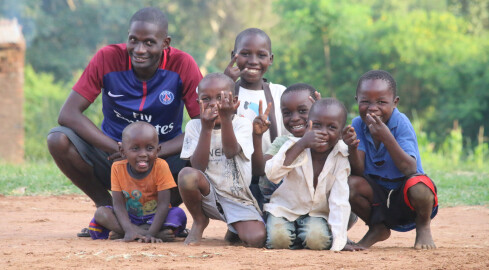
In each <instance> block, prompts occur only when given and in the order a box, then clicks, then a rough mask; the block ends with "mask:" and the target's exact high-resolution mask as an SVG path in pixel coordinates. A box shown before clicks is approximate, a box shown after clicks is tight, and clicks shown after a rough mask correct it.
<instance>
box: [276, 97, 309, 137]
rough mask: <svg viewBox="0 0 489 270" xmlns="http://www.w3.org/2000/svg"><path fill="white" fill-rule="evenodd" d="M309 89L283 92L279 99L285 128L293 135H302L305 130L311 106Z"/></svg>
mask: <svg viewBox="0 0 489 270" xmlns="http://www.w3.org/2000/svg"><path fill="white" fill-rule="evenodd" d="M309 94H310V92H309V90H306V89H304V90H299V91H292V92H288V93H285V94H284V95H282V98H281V99H280V109H281V111H282V118H283V123H284V127H285V129H287V130H288V131H289V132H290V133H291V134H292V135H293V136H294V137H302V136H304V133H305V132H306V126H307V118H308V117H309V110H310V109H311V106H312V104H313V103H312V101H311V100H310V99H309V97H310V95H309Z"/></svg>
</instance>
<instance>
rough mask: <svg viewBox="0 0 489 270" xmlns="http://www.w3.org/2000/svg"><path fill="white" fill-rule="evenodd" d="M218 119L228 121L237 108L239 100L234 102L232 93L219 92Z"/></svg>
mask: <svg viewBox="0 0 489 270" xmlns="http://www.w3.org/2000/svg"><path fill="white" fill-rule="evenodd" d="M217 107H218V112H219V117H221V121H222V120H223V119H226V118H228V119H230V118H231V117H232V116H233V115H234V113H235V112H236V110H237V109H238V107H239V100H236V101H234V97H233V93H232V92H227V93H226V92H224V91H221V102H220V103H218V104H217Z"/></svg>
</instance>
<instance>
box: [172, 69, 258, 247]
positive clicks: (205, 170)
mask: <svg viewBox="0 0 489 270" xmlns="http://www.w3.org/2000/svg"><path fill="white" fill-rule="evenodd" d="M234 87H235V86H234V82H233V81H232V80H231V79H230V78H229V77H228V76H226V75H224V74H222V73H213V74H209V75H207V76H206V77H205V78H204V79H202V81H201V82H200V83H199V87H198V91H199V103H200V113H201V114H200V119H194V120H191V121H190V122H188V124H187V126H186V128H185V139H184V142H183V148H182V153H181V158H182V159H189V160H190V163H191V165H192V167H187V168H184V169H183V170H182V171H181V172H180V174H179V175H178V181H179V190H180V194H181V196H182V199H183V202H184V203H185V205H186V207H187V209H188V211H189V212H190V214H191V215H192V218H193V221H194V222H193V225H192V229H191V230H190V233H189V235H188V237H187V239H185V244H187V245H197V244H199V243H200V241H201V239H202V234H203V232H204V229H205V228H206V227H207V225H208V224H209V218H212V219H217V220H222V221H224V222H226V223H227V224H228V228H229V230H230V231H231V232H234V233H236V234H238V236H239V238H240V239H241V240H242V241H243V242H244V244H245V245H247V246H252V247H263V245H264V242H265V238H266V230H265V224H264V222H263V219H262V216H261V212H260V210H259V207H258V204H257V202H256V200H255V199H254V197H253V195H252V194H251V191H250V189H249V185H250V182H251V155H252V153H253V139H252V124H251V122H250V121H249V120H248V119H246V118H243V117H237V116H236V114H235V111H236V109H237V108H238V106H239V101H238V100H237V97H236V96H234V95H233V92H234ZM180 181H181V182H180Z"/></svg>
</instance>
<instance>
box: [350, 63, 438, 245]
mask: <svg viewBox="0 0 489 270" xmlns="http://www.w3.org/2000/svg"><path fill="white" fill-rule="evenodd" d="M356 100H357V102H358V109H359V113H360V116H359V117H356V118H355V119H353V122H352V125H351V126H348V127H346V128H345V130H344V131H343V140H344V142H345V143H346V144H347V145H348V148H349V153H350V156H349V160H350V165H351V170H352V171H351V172H352V176H351V177H350V179H349V186H350V204H351V208H352V211H353V212H354V213H355V214H357V215H358V216H359V217H360V218H361V219H362V220H364V221H365V222H366V223H367V225H368V226H369V230H368V232H367V233H366V234H365V236H364V237H363V238H362V239H361V240H360V242H358V244H359V245H360V246H363V247H370V246H372V245H373V244H375V243H377V242H379V241H383V240H386V239H387V238H389V236H390V230H391V229H392V230H396V231H409V230H412V229H414V228H416V241H415V244H414V248H415V249H433V248H436V246H435V243H434V242H433V237H432V236H431V228H430V223H431V219H432V218H433V217H434V216H435V215H436V213H437V211H438V199H437V195H436V187H435V184H434V183H433V181H431V179H430V178H428V177H427V176H426V175H424V171H423V168H422V166H421V158H420V155H419V150H418V144H417V139H416V133H415V132H414V129H413V127H412V125H411V122H410V121H409V119H408V118H407V117H406V116H405V115H404V114H402V113H400V112H399V110H398V109H397V108H396V107H397V104H398V102H399V97H398V96H397V94H396V82H395V80H394V78H392V76H391V75H390V74H389V73H388V72H386V71H383V70H371V71H369V72H367V73H365V74H364V75H362V77H361V78H360V80H359V81H358V85H357V92H356Z"/></svg>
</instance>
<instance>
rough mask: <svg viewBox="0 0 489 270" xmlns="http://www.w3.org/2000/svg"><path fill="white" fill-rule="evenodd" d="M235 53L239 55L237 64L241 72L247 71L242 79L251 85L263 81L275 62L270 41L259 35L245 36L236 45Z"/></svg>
mask: <svg viewBox="0 0 489 270" xmlns="http://www.w3.org/2000/svg"><path fill="white" fill-rule="evenodd" d="M234 53H236V54H237V55H238V57H237V58H236V64H237V66H238V68H239V70H243V69H245V68H246V69H247V71H245V72H244V73H242V75H241V79H242V80H243V81H245V82H247V83H249V84H253V83H256V82H259V81H261V80H262V78H263V75H264V74H265V73H266V72H267V70H268V66H270V65H271V64H272V62H273V54H272V53H271V51H270V44H269V42H268V40H267V39H266V38H265V37H264V36H262V35H259V34H248V35H246V36H244V37H243V38H242V39H241V41H240V42H239V44H236V51H234Z"/></svg>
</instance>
